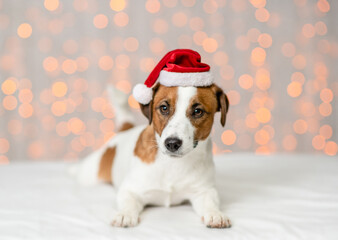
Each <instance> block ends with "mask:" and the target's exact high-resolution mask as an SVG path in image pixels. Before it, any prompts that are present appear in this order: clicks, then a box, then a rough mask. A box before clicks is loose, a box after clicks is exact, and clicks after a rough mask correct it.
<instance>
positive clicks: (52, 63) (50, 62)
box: [43, 57, 59, 72]
mask: <svg viewBox="0 0 338 240" xmlns="http://www.w3.org/2000/svg"><path fill="white" fill-rule="evenodd" d="M58 66H59V63H58V60H57V59H56V58H54V57H46V58H45V59H44V60H43V68H44V69H45V70H46V71H47V72H53V71H55V70H56V69H57V68H58Z"/></svg>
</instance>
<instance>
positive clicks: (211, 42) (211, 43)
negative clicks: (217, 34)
mask: <svg viewBox="0 0 338 240" xmlns="http://www.w3.org/2000/svg"><path fill="white" fill-rule="evenodd" d="M202 46H203V49H204V51H206V52H208V53H212V52H215V51H216V50H217V48H218V43H217V41H216V39H213V38H206V39H204V40H203V43H202Z"/></svg>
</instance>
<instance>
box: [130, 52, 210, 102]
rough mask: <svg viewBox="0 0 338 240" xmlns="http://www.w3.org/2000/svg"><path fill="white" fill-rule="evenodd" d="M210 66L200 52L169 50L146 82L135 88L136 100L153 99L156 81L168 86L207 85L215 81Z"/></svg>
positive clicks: (148, 100) (146, 100) (147, 100)
mask: <svg viewBox="0 0 338 240" xmlns="http://www.w3.org/2000/svg"><path fill="white" fill-rule="evenodd" d="M209 70H210V66H209V65H208V64H205V63H201V56H200V55H199V53H198V52H195V51H193V50H190V49H176V50H173V51H171V52H168V53H167V54H166V55H165V56H164V57H163V58H162V59H161V61H160V62H159V63H158V64H157V65H156V66H155V68H154V69H153V71H152V72H151V73H150V75H149V77H148V78H147V80H146V81H145V82H144V84H137V85H136V86H135V87H134V89H133V95H134V98H135V99H136V101H138V102H139V103H141V104H148V103H150V101H151V100H152V97H153V91H152V88H153V87H154V86H155V85H156V83H158V82H159V83H160V84H162V85H164V86H167V87H174V86H175V87H187V86H193V87H206V86H210V85H211V84H212V83H213V76H212V74H211V73H210V71H209Z"/></svg>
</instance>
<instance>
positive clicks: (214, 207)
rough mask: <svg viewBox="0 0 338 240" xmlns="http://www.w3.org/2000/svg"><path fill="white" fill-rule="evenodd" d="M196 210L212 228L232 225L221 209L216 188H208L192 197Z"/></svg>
mask: <svg viewBox="0 0 338 240" xmlns="http://www.w3.org/2000/svg"><path fill="white" fill-rule="evenodd" d="M190 201H191V203H192V206H193V208H194V210H195V211H196V212H197V214H198V215H199V216H200V217H201V218H202V221H203V223H204V224H205V225H206V226H207V227H210V228H227V227H230V226H231V222H230V220H229V218H227V217H226V216H225V215H224V214H223V213H222V212H221V211H220V210H219V197H218V193H217V190H216V189H215V188H211V189H208V190H207V191H204V192H202V193H200V194H198V195H197V196H194V198H192V199H190Z"/></svg>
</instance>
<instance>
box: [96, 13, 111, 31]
mask: <svg viewBox="0 0 338 240" xmlns="http://www.w3.org/2000/svg"><path fill="white" fill-rule="evenodd" d="M93 24H94V26H95V27H96V28H98V29H103V28H105V27H107V25H108V18H107V16H106V15H104V14H98V15H96V16H95V17H94V19H93Z"/></svg>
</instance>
